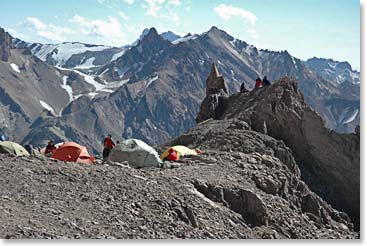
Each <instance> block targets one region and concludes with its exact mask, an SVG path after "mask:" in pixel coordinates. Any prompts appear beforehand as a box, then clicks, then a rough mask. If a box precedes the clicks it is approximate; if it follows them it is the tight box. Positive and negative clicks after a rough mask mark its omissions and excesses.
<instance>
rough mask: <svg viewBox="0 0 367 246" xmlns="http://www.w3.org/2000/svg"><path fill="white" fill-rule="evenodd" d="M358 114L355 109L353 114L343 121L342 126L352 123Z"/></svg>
mask: <svg viewBox="0 0 367 246" xmlns="http://www.w3.org/2000/svg"><path fill="white" fill-rule="evenodd" d="M358 113H359V110H358V109H356V110H355V111H354V112H352V114H351V116H349V118H347V119H345V120H344V121H343V124H348V123H350V122H352V121H354V120H355V119H356V117H357V115H358Z"/></svg>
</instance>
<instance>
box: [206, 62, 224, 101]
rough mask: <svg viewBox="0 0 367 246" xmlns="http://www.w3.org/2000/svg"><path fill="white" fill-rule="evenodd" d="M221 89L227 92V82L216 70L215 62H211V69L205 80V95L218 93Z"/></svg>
mask: <svg viewBox="0 0 367 246" xmlns="http://www.w3.org/2000/svg"><path fill="white" fill-rule="evenodd" d="M222 90H223V92H224V93H225V94H228V87H227V83H226V81H225V80H224V78H223V76H221V75H220V74H219V72H218V68H217V66H216V65H215V63H213V64H212V69H211V72H210V74H209V77H208V79H207V80H206V96H209V95H212V94H217V93H220V92H221V91H222Z"/></svg>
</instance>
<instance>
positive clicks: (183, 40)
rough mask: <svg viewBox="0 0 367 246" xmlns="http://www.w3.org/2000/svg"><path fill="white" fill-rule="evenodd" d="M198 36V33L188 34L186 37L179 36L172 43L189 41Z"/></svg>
mask: <svg viewBox="0 0 367 246" xmlns="http://www.w3.org/2000/svg"><path fill="white" fill-rule="evenodd" d="M197 38H198V36H197V35H191V36H188V37H186V38H179V39H176V40H175V41H173V42H172V44H175V45H176V44H179V43H182V42H187V41H189V40H194V39H197Z"/></svg>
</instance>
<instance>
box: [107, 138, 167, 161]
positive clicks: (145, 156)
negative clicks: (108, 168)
mask: <svg viewBox="0 0 367 246" xmlns="http://www.w3.org/2000/svg"><path fill="white" fill-rule="evenodd" d="M108 160H110V161H114V162H123V161H127V162H129V165H130V166H131V167H135V168H137V167H160V166H161V164H162V161H161V160H160V159H159V155H158V153H157V151H156V150H155V149H153V148H152V147H151V146H149V145H148V144H146V143H144V142H143V141H141V140H138V139H127V140H125V141H123V142H122V143H120V144H118V145H116V146H115V147H114V148H113V149H112V150H111V153H110V155H109V157H108Z"/></svg>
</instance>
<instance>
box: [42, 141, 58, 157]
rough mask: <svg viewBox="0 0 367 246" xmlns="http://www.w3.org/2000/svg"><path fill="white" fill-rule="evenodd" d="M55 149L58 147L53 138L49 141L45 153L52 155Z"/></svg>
mask: <svg viewBox="0 0 367 246" xmlns="http://www.w3.org/2000/svg"><path fill="white" fill-rule="evenodd" d="M55 150H56V147H55V145H54V141H52V140H50V141H48V143H47V146H46V149H45V155H46V156H51V155H52V153H53V152H54V151H55Z"/></svg>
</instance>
